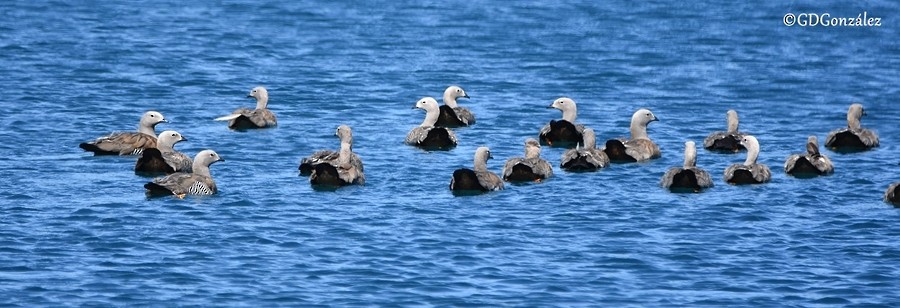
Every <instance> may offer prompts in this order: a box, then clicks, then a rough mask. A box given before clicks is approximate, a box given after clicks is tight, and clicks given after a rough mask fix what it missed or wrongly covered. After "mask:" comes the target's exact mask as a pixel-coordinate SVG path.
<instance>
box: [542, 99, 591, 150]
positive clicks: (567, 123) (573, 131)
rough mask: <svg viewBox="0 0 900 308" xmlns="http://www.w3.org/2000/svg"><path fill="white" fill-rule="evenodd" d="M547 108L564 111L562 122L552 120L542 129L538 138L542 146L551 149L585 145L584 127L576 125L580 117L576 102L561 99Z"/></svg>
mask: <svg viewBox="0 0 900 308" xmlns="http://www.w3.org/2000/svg"><path fill="white" fill-rule="evenodd" d="M547 108H553V109H559V110H561V111H562V120H550V123H549V124H547V125H544V127H542V128H541V131H540V134H539V135H538V138H539V139H540V140H541V144H545V145H549V146H551V147H564V148H571V147H575V145H577V144H578V143H584V139H583V137H582V132H584V125H581V124H575V117H577V116H578V107H577V106H576V105H575V101H574V100H572V99H571V98H568V97H560V98H558V99H556V100H555V101H553V103H552V104H550V106H547Z"/></svg>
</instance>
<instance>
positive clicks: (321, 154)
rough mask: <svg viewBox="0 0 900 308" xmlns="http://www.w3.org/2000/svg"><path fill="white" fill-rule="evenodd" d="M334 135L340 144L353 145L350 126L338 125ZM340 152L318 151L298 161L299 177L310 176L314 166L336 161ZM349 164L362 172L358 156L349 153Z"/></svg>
mask: <svg viewBox="0 0 900 308" xmlns="http://www.w3.org/2000/svg"><path fill="white" fill-rule="evenodd" d="M334 135H335V136H337V137H338V138H339V139H340V140H341V144H344V143H350V144H351V145H352V144H353V130H351V129H350V126H347V125H340V126H338V128H337V130H335V132H334ZM340 153H341V151H340V150H337V151H332V150H320V151H316V152H315V153H312V155H309V156H307V157H305V158H303V159H302V160H301V161H300V167H299V168H298V169H299V170H300V175H302V176H309V175H310V174H312V172H313V169H315V166H316V165H318V164H322V163H331V162H334V161H337V160H338V157H339V156H340ZM350 164H352V165H353V166H355V167H356V168H357V169H359V171H363V164H362V160H360V159H359V155H356V153H354V152H350Z"/></svg>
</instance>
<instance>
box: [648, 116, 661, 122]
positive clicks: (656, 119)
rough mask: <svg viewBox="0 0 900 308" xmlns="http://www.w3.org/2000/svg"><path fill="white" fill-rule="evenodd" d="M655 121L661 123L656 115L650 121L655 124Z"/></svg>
mask: <svg viewBox="0 0 900 308" xmlns="http://www.w3.org/2000/svg"><path fill="white" fill-rule="evenodd" d="M653 121H659V118H657V117H656V115H654V116H653V119H652V120H650V122H653Z"/></svg>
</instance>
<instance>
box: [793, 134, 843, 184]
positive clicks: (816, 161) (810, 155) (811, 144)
mask: <svg viewBox="0 0 900 308" xmlns="http://www.w3.org/2000/svg"><path fill="white" fill-rule="evenodd" d="M801 161H802V162H803V163H802V165H803V166H798V164H797V163H798V162H801ZM806 163H808V165H807V164H806ZM810 166H811V167H812V168H814V169H815V170H808V169H809V167H810ZM798 167H800V169H797V168H798ZM784 172H786V173H788V174H794V173H795V172H800V173H816V174H820V175H827V174H831V173H833V172H834V164H833V163H832V162H831V159H829V158H828V156H825V155H823V154H821V153H819V141H818V139H817V138H816V136H815V135H812V136H809V138H807V140H806V153H805V154H791V155H790V156H788V158H787V160H785V162H784Z"/></svg>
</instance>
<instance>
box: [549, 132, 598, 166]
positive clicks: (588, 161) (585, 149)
mask: <svg viewBox="0 0 900 308" xmlns="http://www.w3.org/2000/svg"><path fill="white" fill-rule="evenodd" d="M582 138H583V140H584V144H583V146H581V147H578V146H576V147H575V148H574V149H568V150H566V151H565V152H563V154H562V157H561V158H560V160H559V166H560V168H563V169H567V170H576V171H577V170H596V169H600V168H606V167H607V166H609V157H607V156H606V153H604V152H603V151H601V150H600V149H597V136H596V135H595V133H594V130H593V129H591V128H587V129H584V131H582Z"/></svg>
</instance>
